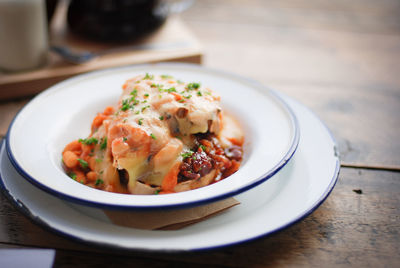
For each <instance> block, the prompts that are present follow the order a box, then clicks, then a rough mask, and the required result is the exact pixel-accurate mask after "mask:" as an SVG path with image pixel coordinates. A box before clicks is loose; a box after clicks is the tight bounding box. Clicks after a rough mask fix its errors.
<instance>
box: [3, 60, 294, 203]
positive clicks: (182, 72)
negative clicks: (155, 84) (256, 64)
mask: <svg viewBox="0 0 400 268" xmlns="http://www.w3.org/2000/svg"><path fill="white" fill-rule="evenodd" d="M144 73H151V74H168V75H172V76H174V77H175V78H177V79H180V80H183V81H187V82H200V83H201V84H202V85H204V86H208V87H210V88H212V89H213V90H214V91H216V92H217V93H219V94H220V95H221V102H222V103H221V104H222V106H223V108H224V109H226V110H227V111H228V112H229V113H231V114H233V115H234V116H235V117H236V118H237V119H238V120H239V121H240V123H241V125H242V127H243V128H244V131H245V144H244V159H243V163H242V166H241V168H240V169H239V171H238V172H236V173H235V174H233V175H232V176H230V177H228V178H226V179H224V180H222V181H220V182H218V183H215V184H212V185H209V186H207V187H203V188H200V189H196V190H192V191H188V192H182V193H176V194H169V195H150V196H142V195H126V194H117V193H110V192H105V191H100V190H97V189H93V188H90V187H87V186H84V185H82V184H80V183H78V182H76V181H74V180H71V179H70V178H69V177H68V176H67V175H66V174H65V173H64V171H63V169H62V166H61V152H62V150H63V148H64V147H65V145H66V144H68V143H69V142H71V141H73V140H76V139H78V138H85V137H87V136H88V134H89V131H90V125H91V121H92V120H93V118H94V117H95V115H96V114H97V113H98V112H100V111H102V110H103V109H104V108H105V107H106V106H108V105H113V104H115V103H116V102H117V101H118V98H119V95H120V93H121V91H122V90H121V86H122V84H123V83H124V82H125V81H126V80H127V79H129V78H131V77H133V76H136V75H138V74H144ZM298 141H299V129H298V126H297V121H296V118H295V116H294V115H293V113H292V111H291V110H290V108H289V107H288V106H287V105H286V104H285V102H284V101H283V100H281V99H280V98H279V97H277V95H276V94H274V93H273V92H272V91H269V90H266V89H265V88H264V87H263V86H262V85H260V84H257V83H254V82H252V81H249V80H246V79H243V78H240V77H237V76H235V75H231V74H226V73H222V72H219V71H214V70H209V69H206V68H203V67H200V66H197V65H188V64H157V65H144V66H129V67H124V68H115V69H109V70H105V71H97V72H93V73H89V74H84V75H80V76H77V77H75V78H72V79H68V80H66V81H64V82H62V83H59V84H57V85H55V86H53V87H51V88H50V89H48V90H46V91H44V92H43V93H41V94H40V95H38V96H37V97H36V98H34V99H33V100H32V101H31V102H30V103H29V104H27V105H26V106H25V107H24V108H23V109H22V111H21V112H20V113H19V114H18V115H17V116H16V118H15V119H14V121H13V123H12V125H11V127H10V129H9V132H8V135H7V142H6V144H7V151H8V154H9V157H10V159H11V162H12V164H13V165H14V166H15V168H16V170H17V171H18V172H19V173H20V174H21V175H22V176H23V177H25V178H26V179H27V180H29V181H30V182H31V183H33V184H35V185H36V186H38V187H40V188H41V189H43V190H45V191H47V192H49V193H51V194H54V195H56V196H58V197H61V198H63V199H66V200H69V201H73V202H76V203H80V204H85V205H89V206H95V207H109V208H119V209H130V208H136V209H149V208H165V207H180V206H186V207H187V206H192V205H198V204H202V203H206V202H211V201H214V200H218V199H222V198H226V197H228V196H232V195H234V194H238V193H240V192H243V191H245V190H248V189H250V188H252V187H254V186H256V185H258V184H259V183H261V182H263V181H265V180H266V179H268V178H270V177H271V176H272V175H274V174H275V173H277V172H278V171H279V170H280V169H281V168H282V167H283V166H284V165H285V164H286V163H287V162H288V161H289V159H290V158H291V157H292V155H293V154H294V152H295V150H296V148H297V145H298Z"/></svg>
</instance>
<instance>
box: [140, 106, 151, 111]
mask: <svg viewBox="0 0 400 268" xmlns="http://www.w3.org/2000/svg"><path fill="white" fill-rule="evenodd" d="M149 107H150V105H147V106H144V107H143V108H142V112H143V111H144V110H146V109H147V108H149Z"/></svg>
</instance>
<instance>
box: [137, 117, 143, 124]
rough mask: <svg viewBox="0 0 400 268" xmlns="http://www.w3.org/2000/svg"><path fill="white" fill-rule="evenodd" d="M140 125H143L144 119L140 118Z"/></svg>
mask: <svg viewBox="0 0 400 268" xmlns="http://www.w3.org/2000/svg"><path fill="white" fill-rule="evenodd" d="M138 124H139V126H141V125H142V124H143V118H139V120H138Z"/></svg>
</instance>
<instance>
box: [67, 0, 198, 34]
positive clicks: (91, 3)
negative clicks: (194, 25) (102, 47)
mask: <svg viewBox="0 0 400 268" xmlns="http://www.w3.org/2000/svg"><path fill="white" fill-rule="evenodd" d="M172 2H173V3H171V1H165V0H164V1H162V0H71V2H70V5H69V8H68V13H67V21H68V26H69V28H70V30H71V31H72V32H73V33H76V34H78V35H80V36H82V37H84V38H88V39H92V40H96V41H132V40H135V39H139V38H141V37H144V36H146V35H147V34H149V33H151V32H153V31H154V30H156V29H157V28H159V27H160V26H161V25H162V24H163V23H164V22H165V20H166V18H167V16H168V15H169V13H171V11H172V12H174V10H173V9H174V8H171V6H173V5H174V6H175V9H176V7H177V6H178V5H180V6H182V7H184V8H181V9H182V10H183V9H185V8H187V7H188V6H190V5H191V2H193V1H172Z"/></svg>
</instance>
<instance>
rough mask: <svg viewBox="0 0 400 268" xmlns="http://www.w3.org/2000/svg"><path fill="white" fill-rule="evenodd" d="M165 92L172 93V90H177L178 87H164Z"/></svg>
mask: <svg viewBox="0 0 400 268" xmlns="http://www.w3.org/2000/svg"><path fill="white" fill-rule="evenodd" d="M164 91H165V92H168V93H171V92H176V89H175V88H174V87H170V88H168V89H164Z"/></svg>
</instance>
